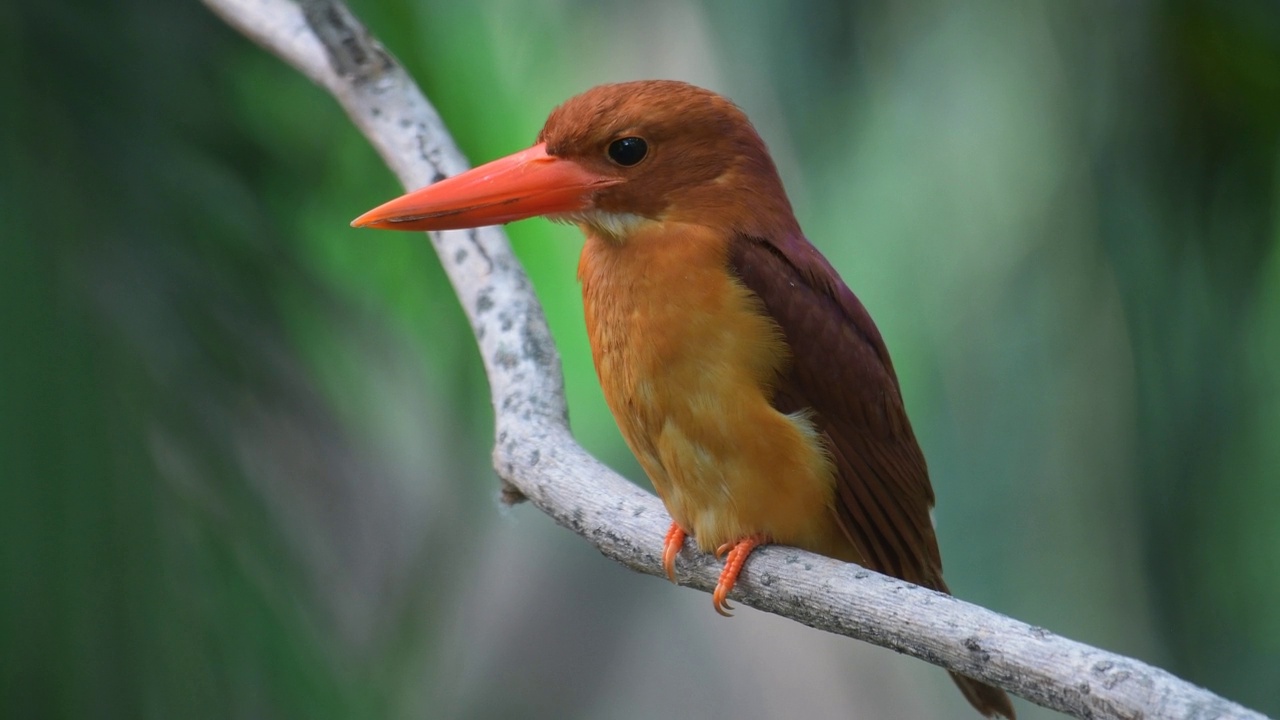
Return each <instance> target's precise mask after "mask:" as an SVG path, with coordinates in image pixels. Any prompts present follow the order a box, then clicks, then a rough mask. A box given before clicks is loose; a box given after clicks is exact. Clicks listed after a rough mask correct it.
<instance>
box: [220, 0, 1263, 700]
mask: <svg viewBox="0 0 1280 720" xmlns="http://www.w3.org/2000/svg"><path fill="white" fill-rule="evenodd" d="M205 3H206V4H207V5H208V6H209V7H210V8H211V9H212V10H213V11H214V12H216V13H217V14H218V15H220V16H221V17H222V18H223V19H225V20H226V21H227V22H228V23H230V24H231V25H232V26H234V27H236V28H237V29H239V30H240V31H241V32H242V33H244V34H245V35H247V36H248V37H250V38H252V39H253V40H254V41H256V42H257V43H258V44H260V45H262V46H263V47H265V48H267V49H268V50H270V51H272V52H274V53H275V54H277V55H279V56H280V57H281V58H283V59H284V60H285V61H286V62H288V63H289V64H291V65H293V66H294V67H295V68H297V69H298V70H299V71H300V72H302V73H303V74H304V75H306V76H307V77H308V78H310V79H311V80H312V81H314V82H316V83H318V84H319V85H321V86H323V87H324V88H326V89H328V90H329V92H330V93H332V94H333V95H334V97H336V98H337V99H338V101H339V102H340V103H341V104H342V107H343V108H344V109H345V110H346V111H347V113H348V114H349V115H350V116H351V118H352V120H353V121H354V122H355V124H356V125H357V126H358V127H359V128H360V129H361V131H362V132H363V133H364V134H365V136H366V137H368V138H369V141H370V142H372V143H373V145H374V147H375V148H377V150H378V152H379V153H381V155H382V157H383V158H384V159H385V160H386V162H387V165H388V166H389V167H390V168H391V169H392V170H393V171H394V172H395V173H396V175H397V176H398V177H399V178H400V180H401V181H402V182H403V183H404V185H405V187H406V188H414V187H419V186H422V185H426V184H428V183H430V182H433V181H435V180H438V179H440V178H442V177H445V176H447V175H452V174H455V173H458V172H461V171H462V170H464V169H465V168H466V167H467V163H466V161H465V159H464V158H463V157H462V155H461V153H460V152H459V151H458V149H457V147H456V146H455V145H454V143H453V140H452V139H451V138H450V137H449V134H448V132H447V130H446V129H445V127H444V124H443V123H442V122H441V120H440V117H439V115H437V114H436V111H435V109H434V108H432V106H431V105H430V103H428V102H427V100H426V98H425V97H423V96H422V93H421V92H420V91H419V90H418V88H417V87H416V86H415V85H414V83H413V82H412V80H411V79H410V78H409V77H408V76H407V74H406V73H405V71H404V70H403V69H402V68H401V67H400V66H399V64H398V63H396V62H395V60H394V59H393V58H391V56H390V55H389V54H388V53H387V52H386V51H385V50H384V49H383V48H382V46H381V45H380V44H379V43H378V42H377V41H376V40H374V39H373V37H371V36H370V35H369V33H368V31H367V30H366V29H365V28H364V26H363V25H361V24H360V23H359V22H358V21H357V20H356V19H355V17H354V16H353V15H352V14H351V12H350V11H349V10H348V9H347V8H346V7H345V6H344V5H342V4H341V3H339V2H335V1H333V0H299V1H298V2H295V1H294V0H205ZM431 241H432V243H433V245H434V246H435V249H436V251H437V252H438V253H439V255H440V259H441V261H442V262H443V264H444V268H445V271H446V272H447V273H448V275H449V278H450V280H451V281H452V283H453V285H454V288H455V289H456V291H457V293H458V296H459V298H460V299H461V301H462V307H463V308H464V309H465V311H466V313H467V317H468V318H469V319H470V321H471V326H472V329H473V330H474V331H475V335H476V340H477V342H478V343H479V345H480V350H481V355H482V356H483V359H484V364H485V369H486V371H487V373H488V378H489V383H490V387H491V390H492V395H493V405H494V410H495V414H496V421H497V443H496V445H495V448H494V465H495V467H496V468H497V471H498V474H499V475H500V476H501V477H502V479H503V482H504V483H506V484H507V485H506V487H505V489H504V497H505V498H507V499H508V500H509V501H511V502H515V501H518V500H519V499H522V498H528V499H529V500H531V501H532V502H533V504H534V505H536V506H537V507H538V508H539V509H540V510H542V511H543V512H545V513H547V514H548V515H550V516H551V517H552V518H553V519H555V521H556V522H557V523H559V524H561V525H563V526H565V527H567V528H569V529H571V530H573V531H574V532H576V533H578V534H579V535H581V536H582V537H584V538H586V539H587V541H588V542H590V543H591V544H592V545H594V546H595V547H596V548H597V549H599V550H600V552H602V553H603V554H604V555H606V556H607V557H610V558H613V559H614V560H617V561H618V562H620V563H622V564H623V565H626V566H627V567H629V568H632V569H633V570H637V571H639V572H643V573H648V574H650V575H657V576H661V575H662V573H663V571H662V565H661V542H662V537H663V535H664V533H665V531H666V528H667V526H668V524H669V523H670V518H669V517H668V516H667V514H666V512H665V510H664V509H663V507H662V505H661V503H660V502H659V501H658V500H657V499H656V498H655V497H653V496H652V495H650V494H648V493H646V492H644V491H643V490H641V489H639V488H637V487H636V486H635V485H632V484H631V483H629V482H627V481H626V480H624V479H623V478H621V477H619V476H618V475H617V474H615V473H613V472H612V471H610V470H609V469H608V468H606V467H604V466H603V465H601V464H600V462H598V461H597V460H596V459H595V458H593V457H591V456H590V455H588V454H587V453H586V452H585V451H584V450H583V449H582V448H581V447H579V446H578V444H577V443H576V442H574V440H573V437H572V436H571V434H570V432H569V426H568V420H567V415H566V410H565V401H564V387H563V378H562V376H561V371H560V358H559V356H558V355H557V353H556V349H555V346H554V345H553V343H552V340H551V336H550V334H549V332H548V330H547V325H546V320H545V318H544V317H543V314H542V309H541V307H540V306H539V304H538V302H537V300H536V298H535V297H534V295H533V292H532V288H531V287H530V284H529V280H528V278H527V277H526V276H525V274H524V271H523V270H522V268H521V267H520V265H519V263H518V262H517V261H516V259H515V257H514V255H513V254H512V252H511V248H510V246H509V245H508V243H507V239H506V235H505V234H504V233H503V231H502V230H501V229H500V228H483V229H479V230H466V231H453V232H444V233H432V234H431ZM748 566H749V567H748V571H747V572H745V573H744V574H743V576H742V578H741V580H740V581H739V582H738V585H737V588H736V589H735V590H734V592H733V595H732V596H733V598H734V599H735V600H737V601H739V602H742V603H743V604H746V605H750V606H751V607H754V608H758V609H760V610H765V611H768V612H772V613H776V614H778V615H782V616H784V617H789V618H792V619H794V620H797V621H799V622H802V623H804V624H806V625H809V626H811V627H814V628H818V629H820V630H826V631H828V632H833V633H840V634H842V635H848V636H849V637H853V638H857V639H859V640H865V641H867V642H871V643H875V644H876V645H881V646H884V647H887V648H892V649H894V650H897V651H898V652H902V653H906V654H908V655H911V656H914V657H917V658H920V659H922V660H925V661H927V662H930V663H933V664H935V665H940V666H942V667H945V668H948V669H950V670H955V671H958V672H960V673H963V674H965V675H969V676H971V677H974V678H978V679H980V680H983V681H985V682H989V683H992V684H994V685H998V686H1000V687H1002V688H1005V689H1006V690H1008V691H1010V692H1012V693H1015V694H1017V695H1020V696H1022V697H1024V698H1027V699H1028V700H1031V701H1032V702H1035V703H1038V704H1040V705H1043V706H1045V707H1049V708H1053V709H1056V710H1060V711H1062V712H1065V713H1069V714H1071V715H1074V716H1076V717H1081V718H1199V719H1203V720H1209V719H1211V718H1223V719H1226V718H1255V719H1257V718H1262V717H1263V716H1262V715H1260V714H1258V713H1256V712H1253V711H1251V710H1248V709H1246V708H1244V707H1241V706H1240V705H1237V704H1235V703H1232V702H1230V701H1227V700H1224V699H1223V698H1220V697H1218V696H1216V695H1214V694H1212V693H1210V692H1208V691H1206V690H1204V689H1202V688H1199V687H1197V686H1195V685H1192V684H1190V683H1188V682H1186V681H1183V680H1180V679H1179V678H1177V677H1174V676H1173V675H1171V674H1169V673H1167V672H1165V671H1163V670H1160V669H1158V668H1155V667H1152V666H1150V665H1147V664H1145V663H1142V662H1139V661H1137V660H1134V659H1131V658H1127V657H1123V656H1120V655H1116V654H1114V653H1110V652H1106V651H1104V650H1100V649H1098V648H1094V647H1090V646H1088V645H1084V644H1082V643H1078V642H1074V641H1072V640H1068V639H1066V638H1062V637H1059V636H1057V635H1054V634H1053V633H1050V632H1048V631H1046V630H1044V629H1042V628H1037V627H1032V626H1030V625H1027V624H1025V623H1022V622H1019V621H1017V620H1014V619H1011V618H1009V617H1006V616H1004V615H1000V614H998V613H994V612H991V611H990V610H986V609H984V608H981V607H978V606H976V605H972V604H969V603H966V602H963V601H961V600H956V599H955V598H952V597H950V596H948V595H943V594H940V593H936V592H933V591H932V590H927V589H925V588H921V587H917V586H915V585H911V584H910V583H907V582H903V581H901V580H897V579H894V578H890V577H886V576H884V575H880V574H878V573H875V572H872V571H869V570H865V569H862V568H860V567H858V566H856V565H848V564H845V563H841V562H837V561H835V560H831V559H828V558H825V557H821V556H818V555H813V554H810V553H806V552H803V551H801V550H796V549H794V548H787V547H776V546H771V547H765V548H762V549H760V550H757V551H756V552H755V553H753V554H752V556H751V559H750V561H749V563H748ZM679 568H680V571H681V572H680V575H681V577H680V581H681V584H684V585H688V586H690V587H695V588H699V589H701V590H704V591H709V590H711V589H712V588H713V587H714V586H715V583H716V579H717V576H718V574H719V570H720V568H719V564H718V563H717V562H715V561H714V560H713V559H712V558H710V557H708V556H705V555H703V554H701V553H698V552H696V551H691V550H688V549H686V552H684V553H682V556H681V559H680V564H679Z"/></svg>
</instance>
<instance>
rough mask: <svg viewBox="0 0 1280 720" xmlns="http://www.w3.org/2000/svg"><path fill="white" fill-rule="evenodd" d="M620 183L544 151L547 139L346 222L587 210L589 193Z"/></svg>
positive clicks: (476, 223)
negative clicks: (544, 141)
mask: <svg viewBox="0 0 1280 720" xmlns="http://www.w3.org/2000/svg"><path fill="white" fill-rule="evenodd" d="M619 182H621V178H616V177H610V176H608V175H600V174H598V173H593V172H591V171H589V170H587V169H586V168H584V167H582V166H581V165H579V164H577V163H575V162H573V161H571V160H564V159H561V158H557V157H554V156H551V155H548V154H547V149H546V144H545V143H538V144H537V145H534V146H533V147H531V148H529V149H528V150H522V151H520V152H518V153H516V154H514V155H508V156H507V157H504V158H501V159H499V160H494V161H493V162H491V163H486V164H484V165H481V166H480V167H478V168H473V169H471V170H468V171H467V172H464V173H462V174H461V175H455V176H453V177H451V178H445V179H444V180H441V181H440V182H438V183H435V184H434V185H428V186H426V187H424V188H421V189H419V190H414V191H413V192H411V193H409V194H407V195H403V196H401V197H398V198H396V199H395V200H392V201H391V202H388V203H386V204H383V205H379V206H378V207H376V208H374V209H372V210H370V211H369V212H367V213H365V214H363V215H361V216H360V217H358V218H356V219H355V220H353V221H352V222H351V225H352V227H372V228H381V229H384V230H457V229H460V228H473V227H481V226H483V225H499V224H502V223H508V222H513V221H515V220H523V219H524V218H528V217H533V216H535V215H554V214H557V213H568V212H575V211H579V210H586V209H587V208H588V207H589V205H590V202H591V195H592V193H594V192H595V191H596V190H599V189H600V188H604V187H608V186H609V185H615V184H617V183H619Z"/></svg>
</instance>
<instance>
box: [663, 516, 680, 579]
mask: <svg viewBox="0 0 1280 720" xmlns="http://www.w3.org/2000/svg"><path fill="white" fill-rule="evenodd" d="M684 538H685V531H684V528H682V527H680V526H679V525H677V524H676V523H671V529H670V530H668V531H667V537H666V538H664V539H663V541H662V567H663V568H665V569H666V571H667V577H668V578H671V582H675V581H676V555H679V554H680V548H682V547H684Z"/></svg>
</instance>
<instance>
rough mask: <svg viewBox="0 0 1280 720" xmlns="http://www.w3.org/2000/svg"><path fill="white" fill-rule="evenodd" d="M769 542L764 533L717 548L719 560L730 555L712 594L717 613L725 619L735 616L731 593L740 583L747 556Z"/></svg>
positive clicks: (712, 602) (725, 561)
mask: <svg viewBox="0 0 1280 720" xmlns="http://www.w3.org/2000/svg"><path fill="white" fill-rule="evenodd" d="M768 542H770V540H769V538H768V537H767V536H766V535H765V534H764V533H757V534H755V535H751V536H748V537H745V538H742V539H741V540H738V541H737V542H727V543H725V544H723V545H721V546H720V547H718V548H716V557H717V558H718V557H720V556H721V555H724V554H725V553H728V557H726V558H725V560H724V570H721V571H720V581H719V582H717V583H716V589H715V592H713V593H711V604H712V605H714V606H715V608H716V612H718V613H720V614H721V615H724V616H725V617H732V616H733V613H731V612H729V611H730V610H732V609H733V607H732V606H731V605H729V600H728V598H729V591H731V590H733V586H734V584H735V583H737V582H738V574H739V573H741V572H742V565H743V564H744V563H746V562H747V556H748V555H750V554H751V551H752V550H755V549H756V546H757V545H764V544H767V543H768Z"/></svg>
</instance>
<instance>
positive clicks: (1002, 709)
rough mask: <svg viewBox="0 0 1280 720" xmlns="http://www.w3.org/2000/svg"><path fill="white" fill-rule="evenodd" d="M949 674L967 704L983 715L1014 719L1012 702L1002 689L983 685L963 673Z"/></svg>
mask: <svg viewBox="0 0 1280 720" xmlns="http://www.w3.org/2000/svg"><path fill="white" fill-rule="evenodd" d="M950 675H951V679H952V680H954V681H955V683H956V687H958V688H960V692H961V693H963V694H964V699H965V700H968V701H969V704H970V705H972V706H973V707H974V708H975V709H976V710H977V711H978V712H980V713H982V715H983V716H984V717H993V716H995V715H1000V716H1003V717H1006V718H1008V720H1015V715H1014V713H1013V703H1012V702H1011V701H1010V700H1009V696H1008V695H1006V694H1005V692H1004V691H1003V690H1001V689H1000V688H994V687H991V686H990V685H984V684H983V683H980V682H978V681H977V680H974V679H973V678H969V677H965V676H964V675H958V674H956V673H950Z"/></svg>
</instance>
